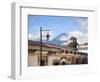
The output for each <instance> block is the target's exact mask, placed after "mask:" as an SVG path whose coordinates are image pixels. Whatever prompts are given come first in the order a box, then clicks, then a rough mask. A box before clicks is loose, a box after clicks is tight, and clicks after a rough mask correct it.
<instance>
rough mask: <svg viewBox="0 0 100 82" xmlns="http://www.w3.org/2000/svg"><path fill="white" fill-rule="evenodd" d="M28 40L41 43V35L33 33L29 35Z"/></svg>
mask: <svg viewBox="0 0 100 82" xmlns="http://www.w3.org/2000/svg"><path fill="white" fill-rule="evenodd" d="M28 39H29V40H34V41H39V35H38V34H34V35H33V34H32V33H29V34H28Z"/></svg>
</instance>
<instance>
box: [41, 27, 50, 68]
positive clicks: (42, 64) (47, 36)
mask: <svg viewBox="0 0 100 82" xmlns="http://www.w3.org/2000/svg"><path fill="white" fill-rule="evenodd" d="M43 31H50V30H43V29H42V27H40V66H44V63H43V60H42V32H43ZM46 38H47V41H48V40H49V38H50V35H49V32H47V35H46Z"/></svg>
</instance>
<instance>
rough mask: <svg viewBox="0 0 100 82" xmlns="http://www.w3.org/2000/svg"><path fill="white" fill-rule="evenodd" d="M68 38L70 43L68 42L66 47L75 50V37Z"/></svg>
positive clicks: (76, 44)
mask: <svg viewBox="0 0 100 82" xmlns="http://www.w3.org/2000/svg"><path fill="white" fill-rule="evenodd" d="M69 40H70V43H69V44H68V47H69V48H70V49H72V50H77V46H78V45H79V44H78V43H77V38H76V37H74V36H72V37H71V38H70V39H69Z"/></svg>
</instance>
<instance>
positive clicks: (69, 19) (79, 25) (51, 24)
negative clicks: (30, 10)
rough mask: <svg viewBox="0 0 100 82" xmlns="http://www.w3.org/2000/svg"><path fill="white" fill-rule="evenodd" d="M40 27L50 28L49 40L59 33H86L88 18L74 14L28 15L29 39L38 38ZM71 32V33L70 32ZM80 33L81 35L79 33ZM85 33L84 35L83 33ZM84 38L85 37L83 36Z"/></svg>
mask: <svg viewBox="0 0 100 82" xmlns="http://www.w3.org/2000/svg"><path fill="white" fill-rule="evenodd" d="M40 27H42V29H43V30H46V29H49V30H50V35H51V37H50V40H52V39H53V38H54V37H56V36H58V35H59V34H61V33H66V34H69V35H70V34H71V35H75V34H74V33H75V32H76V35H77V34H78V35H79V36H81V35H82V37H84V36H86V35H87V32H88V18H87V17H75V16H35V15H29V16H28V28H29V39H32V40H36V39H39V31H40ZM72 33H73V34H72ZM80 34H81V35H80ZM85 34H86V35H85ZM84 38H85V37H84Z"/></svg>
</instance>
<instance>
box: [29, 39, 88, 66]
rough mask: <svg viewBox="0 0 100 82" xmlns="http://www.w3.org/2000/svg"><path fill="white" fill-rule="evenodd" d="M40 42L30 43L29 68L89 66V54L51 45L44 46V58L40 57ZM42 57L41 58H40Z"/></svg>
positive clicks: (44, 44) (45, 44)
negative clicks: (41, 66)
mask: <svg viewBox="0 0 100 82" xmlns="http://www.w3.org/2000/svg"><path fill="white" fill-rule="evenodd" d="M40 52H41V50H40V42H37V41H30V40H29V41H28V66H40V61H41V59H42V65H43V66H52V65H74V64H88V54H87V53H85V52H79V51H76V50H71V49H69V48H67V47H63V46H58V45H54V44H50V43H44V42H43V44H42V56H40ZM40 57H41V58H40Z"/></svg>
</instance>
